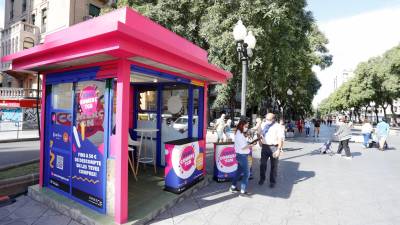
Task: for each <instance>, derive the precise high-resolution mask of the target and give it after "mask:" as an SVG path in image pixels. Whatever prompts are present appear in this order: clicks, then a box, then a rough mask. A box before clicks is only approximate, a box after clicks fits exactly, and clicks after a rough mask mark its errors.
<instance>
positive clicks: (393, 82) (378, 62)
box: [319, 45, 400, 114]
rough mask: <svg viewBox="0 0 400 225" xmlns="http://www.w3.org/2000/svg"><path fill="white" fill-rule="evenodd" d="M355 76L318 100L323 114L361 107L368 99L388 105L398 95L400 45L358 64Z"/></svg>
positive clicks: (399, 88) (381, 104)
mask: <svg viewBox="0 0 400 225" xmlns="http://www.w3.org/2000/svg"><path fill="white" fill-rule="evenodd" d="M354 73H355V75H354V77H353V78H352V79H351V80H349V81H348V82H346V83H344V84H343V85H342V86H341V87H340V88H339V89H338V90H336V91H335V92H334V93H332V94H331V95H330V96H329V97H328V98H327V99H325V100H324V101H322V102H321V104H320V106H319V109H320V111H321V112H323V113H324V114H328V113H331V112H334V111H342V110H348V109H350V108H352V107H353V108H355V109H360V108H361V107H368V106H369V105H370V103H371V102H374V103H375V104H376V105H377V106H381V107H383V108H387V107H388V105H391V106H393V100H394V99H397V98H399V97H400V45H399V46H396V47H394V48H392V49H390V50H388V51H387V52H385V54H383V56H380V57H373V58H371V59H369V60H368V61H367V62H362V63H360V64H359V65H358V66H357V69H356V70H355V72H354Z"/></svg>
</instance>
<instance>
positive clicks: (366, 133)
mask: <svg viewBox="0 0 400 225" xmlns="http://www.w3.org/2000/svg"><path fill="white" fill-rule="evenodd" d="M372 130H373V127H372V125H371V124H370V123H369V121H368V119H364V124H363V125H362V127H361V134H362V135H363V137H364V143H363V145H364V148H368V144H369V139H370V138H371V133H372Z"/></svg>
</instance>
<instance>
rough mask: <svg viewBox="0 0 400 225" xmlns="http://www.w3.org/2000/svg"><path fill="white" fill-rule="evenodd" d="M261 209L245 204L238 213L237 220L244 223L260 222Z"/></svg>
mask: <svg viewBox="0 0 400 225" xmlns="http://www.w3.org/2000/svg"><path fill="white" fill-rule="evenodd" d="M262 216H263V211H262V210H261V209H259V208H256V207H252V206H245V207H244V209H243V210H242V211H241V212H240V213H239V221H242V222H243V223H245V224H261V221H262Z"/></svg>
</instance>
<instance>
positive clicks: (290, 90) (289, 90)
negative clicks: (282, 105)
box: [286, 88, 293, 96]
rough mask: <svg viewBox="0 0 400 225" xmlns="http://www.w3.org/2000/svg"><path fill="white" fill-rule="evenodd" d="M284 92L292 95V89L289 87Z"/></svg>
mask: <svg viewBox="0 0 400 225" xmlns="http://www.w3.org/2000/svg"><path fill="white" fill-rule="evenodd" d="M286 94H288V95H289V96H292V95H293V91H292V89H290V88H289V89H288V90H287V92H286Z"/></svg>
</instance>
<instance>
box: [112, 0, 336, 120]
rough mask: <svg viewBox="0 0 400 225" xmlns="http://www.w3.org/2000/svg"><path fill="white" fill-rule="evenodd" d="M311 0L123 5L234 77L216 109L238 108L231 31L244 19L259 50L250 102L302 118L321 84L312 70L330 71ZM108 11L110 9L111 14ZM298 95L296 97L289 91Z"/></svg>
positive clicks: (126, 0)
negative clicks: (309, 8)
mask: <svg viewBox="0 0 400 225" xmlns="http://www.w3.org/2000/svg"><path fill="white" fill-rule="evenodd" d="M306 4H307V3H306V0H252V1H238V0H233V1H218V0H213V1H211V0H206V1H192V0H179V1H176V0H163V1H156V0H121V1H118V3H117V5H114V8H118V7H123V6H130V7H133V8H135V9H136V10H138V11H139V12H140V13H142V14H143V15H145V16H148V17H149V18H151V19H152V20H154V21H157V22H158V23H160V24H161V25H163V26H164V27H166V28H168V29H170V30H172V31H173V32H175V33H177V34H179V35H181V36H183V37H185V38H186V39H188V40H190V41H192V42H193V43H195V44H197V45H199V46H200V47H202V48H204V49H205V50H207V51H208V56H209V61H210V62H211V63H213V64H216V65H218V66H220V67H221V68H223V69H225V70H228V71H230V72H232V74H234V77H233V79H231V80H230V81H229V82H228V83H227V84H226V85H217V86H216V87H215V88H216V90H217V93H218V96H217V98H216V100H215V101H214V103H213V104H212V107H214V108H217V107H220V106H231V107H234V102H235V96H236V93H237V92H238V90H240V87H241V85H240V84H241V64H240V62H239V61H238V56H237V53H236V46H235V45H236V44H235V41H234V39H233V35H232V30H233V27H234V25H235V24H236V22H237V21H238V20H239V19H241V20H242V21H243V23H244V24H245V26H246V27H247V29H248V30H251V31H253V34H254V35H255V36H256V39H257V44H256V48H255V49H254V56H253V57H252V58H251V61H250V64H249V75H248V80H247V83H248V89H247V93H246V101H247V106H248V108H253V109H255V110H256V111H259V112H261V111H262V110H266V109H269V110H273V109H274V107H276V110H282V111H283V110H284V109H288V108H290V111H291V112H293V114H295V115H298V116H301V115H305V114H307V113H310V112H311V109H312V107H311V103H312V100H313V98H314V95H315V94H316V93H317V91H318V89H319V87H320V82H319V81H318V79H317V77H316V75H315V74H314V73H313V71H312V70H311V69H312V67H313V66H315V65H317V66H319V67H320V68H322V69H324V68H326V67H328V66H330V65H331V63H332V56H331V55H330V54H329V52H328V49H327V48H326V44H327V43H328V40H327V39H326V37H325V36H324V35H323V34H322V33H321V31H320V30H319V29H318V27H317V25H316V23H315V21H314V19H313V16H312V13H311V12H310V11H307V10H306V9H305V7H306ZM108 10H109V9H108ZM289 88H290V89H291V90H292V91H293V93H294V94H293V95H292V96H290V97H289V96H288V95H287V90H288V89H289Z"/></svg>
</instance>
